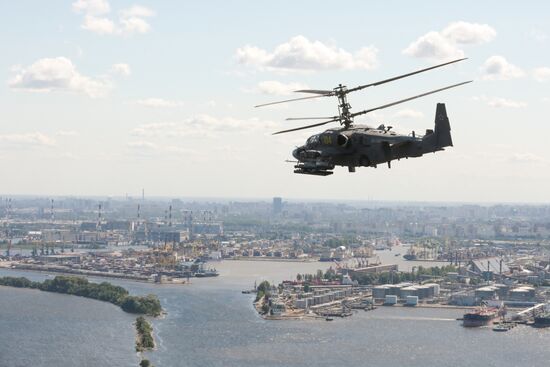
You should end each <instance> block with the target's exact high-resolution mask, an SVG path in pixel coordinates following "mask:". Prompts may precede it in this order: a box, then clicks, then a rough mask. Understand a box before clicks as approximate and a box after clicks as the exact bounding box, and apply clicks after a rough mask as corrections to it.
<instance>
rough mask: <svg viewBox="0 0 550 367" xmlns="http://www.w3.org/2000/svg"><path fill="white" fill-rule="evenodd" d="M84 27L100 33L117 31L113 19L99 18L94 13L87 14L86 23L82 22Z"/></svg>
mask: <svg viewBox="0 0 550 367" xmlns="http://www.w3.org/2000/svg"><path fill="white" fill-rule="evenodd" d="M81 27H82V29H85V30H87V31H90V32H94V33H97V34H100V35H104V34H112V33H115V30H116V26H115V23H113V21H112V20H110V19H108V18H99V17H95V16H93V15H86V16H85V17H84V23H82V26H81Z"/></svg>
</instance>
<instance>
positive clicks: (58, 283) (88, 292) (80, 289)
mask: <svg viewBox="0 0 550 367" xmlns="http://www.w3.org/2000/svg"><path fill="white" fill-rule="evenodd" d="M0 285H3V286H7V287H15V288H31V289H38V290H41V291H45V292H53V293H62V294H69V295H74V296H80V297H84V298H91V299H95V300H98V301H105V302H109V303H112V304H114V305H117V306H119V307H120V308H121V309H122V310H123V311H125V312H128V313H137V314H145V315H149V316H155V317H156V316H160V315H161V313H162V307H161V305H160V301H159V299H158V297H157V296H156V295H153V294H149V295H146V296H131V295H130V294H129V292H128V291H127V290H126V289H124V288H123V287H120V286H115V285H112V284H110V283H107V282H103V283H100V284H97V283H90V282H88V280H87V279H85V278H81V277H75V276H56V277H55V278H54V279H46V280H44V281H43V282H34V281H31V280H29V279H27V278H25V277H9V276H7V277H2V278H0Z"/></svg>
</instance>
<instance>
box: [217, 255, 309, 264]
mask: <svg viewBox="0 0 550 367" xmlns="http://www.w3.org/2000/svg"><path fill="white" fill-rule="evenodd" d="M224 260H238V261H269V262H289V263H315V262H319V259H312V258H304V259H285V258H278V257H257V256H255V257H250V256H233V257H229V258H226V259H224Z"/></svg>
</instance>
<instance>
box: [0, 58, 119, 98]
mask: <svg viewBox="0 0 550 367" xmlns="http://www.w3.org/2000/svg"><path fill="white" fill-rule="evenodd" d="M15 70H17V71H16V75H15V76H14V77H13V78H12V79H11V80H10V81H9V82H8V85H9V86H10V88H13V89H21V90H28V91H44V92H49V91H71V92H78V93H83V94H86V95H88V96H90V97H92V98H95V97H101V96H103V95H105V94H106V93H107V92H108V91H109V89H110V88H111V83H110V82H109V81H108V80H105V79H99V78H91V77H88V76H84V75H82V74H80V73H79V72H78V71H77V70H76V67H75V66H74V65H73V63H72V62H71V60H69V59H67V58H66V57H56V58H44V59H40V60H38V61H36V62H35V63H33V64H32V65H30V66H28V67H27V68H20V69H15Z"/></svg>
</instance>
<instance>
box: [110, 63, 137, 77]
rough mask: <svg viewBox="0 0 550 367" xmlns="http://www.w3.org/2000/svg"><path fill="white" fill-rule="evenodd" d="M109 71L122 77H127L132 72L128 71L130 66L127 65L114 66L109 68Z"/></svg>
mask: <svg viewBox="0 0 550 367" xmlns="http://www.w3.org/2000/svg"><path fill="white" fill-rule="evenodd" d="M111 71H112V72H113V73H115V74H119V75H123V76H129V75H130V74H131V73H132V71H131V70H130V65H128V64H122V63H119V64H114V65H113V66H112V67H111Z"/></svg>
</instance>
